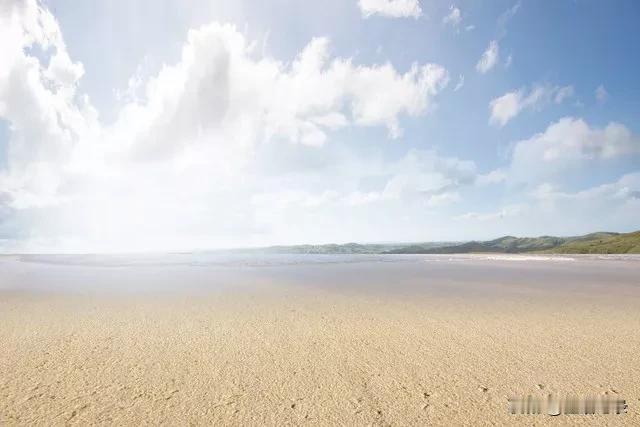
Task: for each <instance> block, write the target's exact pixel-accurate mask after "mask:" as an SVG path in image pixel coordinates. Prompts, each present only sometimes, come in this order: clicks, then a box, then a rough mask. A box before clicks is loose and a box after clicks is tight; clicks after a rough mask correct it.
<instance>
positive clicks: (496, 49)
mask: <svg viewBox="0 0 640 427" xmlns="http://www.w3.org/2000/svg"><path fill="white" fill-rule="evenodd" d="M499 56H500V46H498V42H497V41H496V40H491V41H490V42H489V46H487V49H486V50H485V51H484V53H483V54H482V56H481V57H480V60H479V61H478V63H477V64H476V70H477V71H478V72H479V73H483V74H484V73H486V72H488V71H490V70H491V69H492V68H493V67H494V66H495V65H496V64H497V62H498V58H499Z"/></svg>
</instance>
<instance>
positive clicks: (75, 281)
mask: <svg viewBox="0 0 640 427" xmlns="http://www.w3.org/2000/svg"><path fill="white" fill-rule="evenodd" d="M0 270H1V271H2V275H1V278H0V342H1V343H2V345H0V424H1V425H62V424H81V425H86V424H118V425H136V424H137V425H139V424H143V425H148V424H153V425H155V424H168V425H187V424H195V425H209V424H216V425H298V424H307V423H308V424H315V425H336V424H337V425H443V426H444V425H505V424H516V425H533V424H536V425H538V424H547V423H549V424H565V423H570V424H578V425H606V424H610V425H638V424H639V423H640V411H639V409H638V408H639V407H640V351H639V349H640V259H637V258H620V257H618V258H612V259H606V258H602V259H600V258H595V257H583V258H568V257H565V258H562V259H560V258H555V259H554V260H551V259H543V257H541V258H540V259H536V258H535V257H534V258H533V259H524V258H521V259H518V257H515V258H513V259H510V258H508V257H504V258H500V257H488V256H487V257H484V256H477V257H474V256H466V257H448V256H443V257H435V256H434V257H430V258H429V257H421V256H413V257H411V256H405V257H402V256H397V257H395V258H394V257H357V256H350V257H349V256H344V257H316V258H315V259H314V261H313V262H310V261H309V259H308V258H307V259H306V260H305V259H304V258H300V257H294V258H291V259H288V258H275V259H270V258H267V259H266V261H265V260H262V259H261V260H255V259H254V260H243V259H223V260H217V259H215V258H213V259H205V260H202V259H196V260H194V259H193V256H190V255H184V256H177V255H176V256H174V258H171V259H170V260H169V261H167V259H155V260H154V259H151V260H149V259H144V260H140V259H137V260H136V261H135V262H129V261H126V259H125V258H113V257H111V258H100V257H97V258H87V257H84V258H83V257H67V258H55V257H49V258H47V257H3V258H2V259H1V260H0ZM547 393H558V394H564V395H569V394H570V395H580V396H586V395H611V396H616V397H620V398H624V399H626V401H627V404H628V405H629V408H628V412H627V413H626V414H622V415H589V416H585V415H571V416H565V415H563V416H559V417H550V416H546V415H536V416H533V415H530V416H526V415H510V414H508V411H507V406H508V405H507V401H508V398H509V397H511V396H514V395H526V394H532V395H535V396H545V395H546V394H547Z"/></svg>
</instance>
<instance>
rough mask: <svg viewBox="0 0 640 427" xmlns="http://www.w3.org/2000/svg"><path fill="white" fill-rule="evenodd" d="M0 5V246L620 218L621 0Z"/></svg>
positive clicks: (446, 236) (491, 233)
mask: <svg viewBox="0 0 640 427" xmlns="http://www.w3.org/2000/svg"><path fill="white" fill-rule="evenodd" d="M4 4H5V5H6V6H3V8H2V9H0V19H2V22H1V24H2V25H0V28H1V29H0V39H1V40H3V41H2V42H0V48H2V49H3V51H5V52H7V53H9V54H8V55H4V59H0V247H1V248H2V249H3V250H5V251H16V250H20V251H38V250H46V251H87V250H99V251H120V250H149V249H198V248H215V247H230V246H234V247H235V246H255V245H269V244H288V243H325V242H332V241H334V242H347V241H362V242H375V241H422V240H467V239H485V238H492V237H497V236H500V235H504V234H512V235H540V234H560V235H572V234H580V233H586V232H591V231H596V230H611V231H631V230H634V229H637V228H640V227H639V225H640V224H639V223H638V220H637V218H638V217H640V215H638V214H639V213H640V136H639V133H640V129H639V128H638V120H637V119H638V117H640V83H638V79H637V75H638V64H639V57H638V54H637V46H636V45H637V42H638V39H639V37H638V29H637V21H638V18H640V5H638V3H637V2H634V1H619V2H596V1H553V2H552V1H549V2H538V1H521V2H515V1H485V2H477V1H461V2H455V3H450V2H427V1H416V0H335V1H333V0H331V1H327V2H301V1H289V0H278V1H273V2H257V1H229V2H223V1H220V2H210V1H195V2H190V7H189V8H186V7H184V4H183V3H181V2H170V1H137V2H126V1H112V2H97V1H86V2H80V3H78V2H75V1H70V0H63V1H54V0H52V1H48V2H44V3H36V2H35V1H26V2H25V1H8V2H5V3H4ZM483 58H484V59H483Z"/></svg>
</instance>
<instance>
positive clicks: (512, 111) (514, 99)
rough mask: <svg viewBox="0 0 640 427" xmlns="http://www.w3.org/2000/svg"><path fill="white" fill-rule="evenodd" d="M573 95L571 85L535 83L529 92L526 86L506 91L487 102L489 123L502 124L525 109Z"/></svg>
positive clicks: (560, 101)
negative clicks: (489, 111) (489, 112)
mask: <svg viewBox="0 0 640 427" xmlns="http://www.w3.org/2000/svg"><path fill="white" fill-rule="evenodd" d="M572 95H573V86H563V87H559V86H550V85H535V86H534V87H533V88H532V89H531V91H529V93H527V90H526V88H521V89H518V90H516V91H513V92H508V93H506V94H504V95H502V96H500V97H498V98H495V99H493V100H492V101H491V102H490V103H489V109H490V110H491V116H490V118H489V123H491V124H495V125H499V126H504V125H506V124H507V122H509V121H510V120H511V119H513V118H514V117H516V116H517V115H518V114H520V113H521V112H522V111H523V110H525V109H528V108H529V109H535V108H541V107H542V106H543V105H545V104H547V103H549V102H552V101H553V102H555V103H556V104H560V103H562V102H563V101H564V100H565V99H567V98H569V97H571V96H572Z"/></svg>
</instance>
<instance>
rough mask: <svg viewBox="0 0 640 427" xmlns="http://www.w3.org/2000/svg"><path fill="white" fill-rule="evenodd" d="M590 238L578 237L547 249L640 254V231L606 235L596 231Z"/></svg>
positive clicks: (571, 252) (573, 252) (574, 252)
mask: <svg viewBox="0 0 640 427" xmlns="http://www.w3.org/2000/svg"><path fill="white" fill-rule="evenodd" d="M590 236H592V237H591V238H588V239H576V240H574V241H570V242H567V243H564V244H562V245H560V246H558V247H556V248H553V249H551V250H548V251H546V252H547V253H557V254H640V231H635V232H633V233H626V234H618V235H613V236H611V235H606V234H605V233H595V234H593V235H590Z"/></svg>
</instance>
